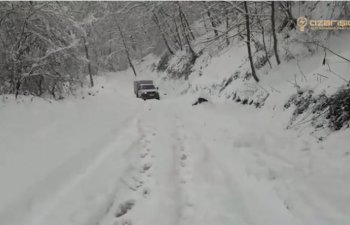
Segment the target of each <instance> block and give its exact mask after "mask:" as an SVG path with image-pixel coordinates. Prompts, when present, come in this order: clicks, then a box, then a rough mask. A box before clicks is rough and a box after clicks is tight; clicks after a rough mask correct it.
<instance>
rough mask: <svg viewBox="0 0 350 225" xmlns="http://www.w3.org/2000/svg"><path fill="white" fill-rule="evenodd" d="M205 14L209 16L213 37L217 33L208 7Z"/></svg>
mask: <svg viewBox="0 0 350 225" xmlns="http://www.w3.org/2000/svg"><path fill="white" fill-rule="evenodd" d="M207 15H208V17H209V20H210V23H211V26H212V28H213V30H214V34H215V37H217V36H218V35H219V34H218V31H217V29H216V24H215V21H214V18H213V17H212V16H211V13H210V10H209V9H207Z"/></svg>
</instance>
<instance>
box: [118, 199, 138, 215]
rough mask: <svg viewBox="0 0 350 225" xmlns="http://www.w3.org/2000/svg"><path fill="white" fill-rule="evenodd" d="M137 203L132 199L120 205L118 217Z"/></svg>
mask: <svg viewBox="0 0 350 225" xmlns="http://www.w3.org/2000/svg"><path fill="white" fill-rule="evenodd" d="M134 205H135V200H133V199H130V200H127V201H125V202H123V203H122V204H120V205H119V208H118V211H117V212H116V214H115V216H116V217H121V216H123V215H125V214H126V213H127V212H128V211H129V210H131V209H132V207H134Z"/></svg>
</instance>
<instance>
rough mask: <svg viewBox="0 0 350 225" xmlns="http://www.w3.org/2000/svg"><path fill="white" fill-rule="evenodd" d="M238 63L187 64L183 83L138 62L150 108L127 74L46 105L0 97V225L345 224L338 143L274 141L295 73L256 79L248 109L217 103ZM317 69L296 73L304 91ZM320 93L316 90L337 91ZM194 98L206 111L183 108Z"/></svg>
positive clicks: (301, 135)
mask: <svg viewBox="0 0 350 225" xmlns="http://www.w3.org/2000/svg"><path fill="white" fill-rule="evenodd" d="M340 40H344V38H341V39H340ZM337 42H338V41H337ZM338 43H340V42H338ZM336 46H337V45H336ZM339 46H340V44H339ZM238 51H239V47H238V49H237V48H236V47H232V48H231V49H228V50H226V52H224V53H222V54H220V55H219V56H215V57H214V58H212V59H211V60H208V61H206V64H207V66H206V67H205V68H204V64H203V65H200V64H197V65H196V66H197V67H198V68H199V67H200V66H203V67H202V68H204V69H203V70H202V75H201V76H197V75H196V72H194V73H193V74H192V75H193V76H190V78H189V81H190V82H189V81H188V80H176V81H173V80H171V79H167V80H166V79H164V74H157V73H156V72H155V71H154V70H153V67H152V63H154V62H157V60H158V59H157V58H155V57H153V56H149V57H148V58H146V59H144V60H143V62H140V63H139V64H138V65H137V69H138V72H139V73H140V74H141V75H140V78H153V79H156V81H157V83H158V85H159V87H160V91H161V100H160V101H156V100H150V101H146V102H144V101H142V100H140V99H136V98H135V97H134V95H133V93H132V82H133V80H134V79H135V78H134V77H133V75H132V73H131V71H124V72H120V73H109V74H105V76H103V77H100V78H99V79H98V81H97V82H98V83H97V85H96V87H95V88H94V89H93V90H82V92H81V93H80V94H79V95H78V96H79V97H72V98H70V99H65V100H62V101H58V102H48V101H45V100H42V99H39V98H30V97H21V98H20V99H19V100H14V99H13V98H12V97H11V96H9V97H8V98H6V96H3V97H2V101H1V103H0V107H1V110H0V118H1V121H0V127H1V128H0V160H1V163H0V171H1V172H0V179H1V186H0V199H1V201H0V224H4V225H18V224H27V225H47V224H50V225H62V224H65V225H95V224H99V225H116V224H123V225H124V224H129V225H131V224H201V225H203V224H208V225H209V224H213V223H216V224H242V225H243V224H247V225H248V224H249V225H251V224H271V225H273V224H276V225H277V224H278V225H279V224H293V225H295V224H303V225H309V224H317V225H329V224H332V225H334V224H337V225H346V224H349V222H350V216H349V215H350V211H349V202H350V194H349V192H348V190H349V188H350V181H349V180H348V179H347V178H348V177H349V175H350V174H349V171H350V167H349V165H350V164H349V160H350V158H349V157H350V154H349V149H348V144H349V140H348V139H349V136H350V131H349V130H342V131H338V132H336V133H333V134H331V135H328V136H327V138H326V139H325V140H324V141H322V142H319V141H318V139H316V138H314V137H312V136H311V135H310V133H309V132H308V131H307V130H305V129H297V130H293V129H291V130H286V129H285V128H286V126H287V125H288V122H289V119H290V116H291V112H292V109H288V110H284V108H283V104H284V102H285V101H286V100H287V99H288V96H289V95H290V94H292V93H294V92H295V91H296V89H295V87H294V86H293V85H291V84H290V82H288V81H290V79H294V74H297V79H298V81H299V80H301V77H300V74H299V71H298V70H296V68H297V65H296V64H295V61H291V62H288V63H284V64H282V65H281V66H280V67H278V68H277V67H276V68H275V69H273V70H272V71H270V72H269V73H268V74H261V77H262V78H261V79H262V82H261V86H262V87H263V88H264V89H267V90H269V92H271V93H270V96H269V97H268V99H267V101H266V102H265V105H264V107H262V108H260V109H257V108H255V107H250V106H246V105H242V104H237V103H236V102H235V101H232V100H230V99H227V98H226V95H227V96H228V95H229V94H231V93H232V91H236V92H240V93H241V92H242V93H244V91H245V90H247V89H243V88H244V87H247V86H244V85H246V84H244V85H243V86H242V84H243V83H240V82H237V83H238V84H236V82H235V81H232V83H231V84H230V85H229V86H227V88H226V89H225V90H224V91H222V95H220V94H218V88H220V86H216V85H215V84H217V83H222V80H224V79H227V78H229V76H231V75H232V71H234V69H236V67H237V66H238V65H239V64H240V61H237V60H240V57H239V55H237V52H238ZM342 53H343V54H344V55H346V54H347V52H346V51H345V50H344V51H343V52H342ZM320 54H321V53H320ZM347 56H349V55H347ZM231 60H232V63H230V62H231ZM235 60H236V61H235ZM330 60H331V63H333V64H334V63H337V59H336V58H334V59H333V58H330ZM333 60H334V61H333ZM199 62H201V61H200V60H199ZM319 62H320V56H319V55H318V54H316V55H314V56H312V57H309V58H308V59H306V58H303V59H302V60H301V61H300V67H301V68H302V70H303V71H304V73H305V74H306V75H307V79H308V81H311V80H313V79H316V78H314V77H313V74H314V73H316V71H318V72H319V73H322V74H324V73H325V71H323V70H322V67H320V66H319ZM215 68H220V69H219V70H218V69H215ZM334 68H340V69H341V70H343V71H348V67H347V66H345V67H334ZM195 71H197V70H196V69H195ZM218 71H220V73H218ZM338 72H339V73H340V72H341V71H338ZM140 78H138V79H140ZM328 80H331V81H328ZM293 81H294V80H291V82H293ZM316 81H317V80H316ZM326 82H328V83H326V84H327V85H325V83H323V82H319V85H318V86H317V87H316V89H317V88H318V87H321V86H322V87H323V88H327V87H328V86H329V87H330V89H331V88H334V87H337V85H340V84H341V83H342V82H340V83H339V82H338V81H337V79H336V78H335V77H329V79H327V81H326ZM189 83H190V84H192V87H189V86H188V85H189ZM310 84H318V83H317V82H314V83H311V82H310ZM331 84H333V86H331ZM236 85H237V86H236ZM240 85H241V86H240ZM267 85H269V86H271V87H269V86H267ZM196 87H198V92H195V91H194V90H195V89H196ZM200 87H207V88H206V89H207V90H212V92H211V94H210V93H207V94H208V95H211V98H212V100H211V102H209V103H206V104H201V105H199V106H196V107H193V106H192V105H191V104H192V103H193V101H194V100H195V97H196V96H198V95H199V94H202V93H201V92H203V90H200V89H201V88H200ZM237 87H241V88H242V89H240V90H236V89H235V88H237ZM248 87H249V85H248ZM202 89H203V88H202ZM184 90H187V91H186V92H183V91H184ZM204 90H205V88H204ZM273 90H275V91H273ZM181 92H183V93H185V94H182V95H181V94H179V93H181ZM204 92H205V91H204ZM230 92H231V93H230ZM88 93H90V94H88ZM220 96H221V97H220ZM83 97H84V98H83ZM305 128H306V129H309V131H310V130H312V128H311V127H310V126H305Z"/></svg>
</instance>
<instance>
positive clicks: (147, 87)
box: [141, 85, 156, 89]
mask: <svg viewBox="0 0 350 225" xmlns="http://www.w3.org/2000/svg"><path fill="white" fill-rule="evenodd" d="M141 89H156V88H155V87H154V86H153V85H142V86H141Z"/></svg>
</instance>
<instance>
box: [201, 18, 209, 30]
mask: <svg viewBox="0 0 350 225" xmlns="http://www.w3.org/2000/svg"><path fill="white" fill-rule="evenodd" d="M202 20H203V25H204V29H205V31H206V32H208V27H207V23H206V22H205V18H204V15H202Z"/></svg>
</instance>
